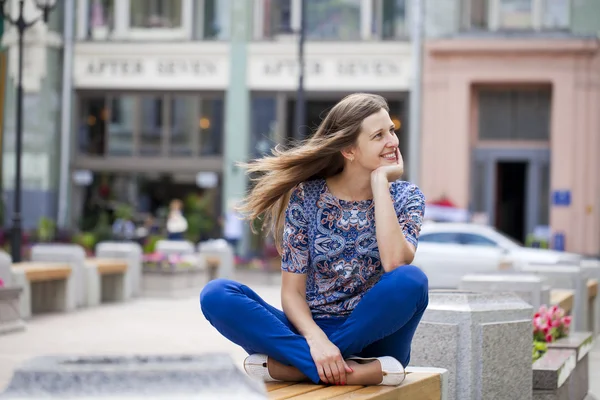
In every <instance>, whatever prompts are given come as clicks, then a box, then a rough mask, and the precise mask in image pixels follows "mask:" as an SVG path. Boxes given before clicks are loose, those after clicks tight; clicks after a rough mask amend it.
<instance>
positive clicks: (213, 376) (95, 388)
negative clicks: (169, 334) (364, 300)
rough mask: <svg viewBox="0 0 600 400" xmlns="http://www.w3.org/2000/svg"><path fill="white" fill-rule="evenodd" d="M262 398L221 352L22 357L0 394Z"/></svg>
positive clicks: (4, 399) (260, 391)
mask: <svg viewBox="0 0 600 400" xmlns="http://www.w3.org/2000/svg"><path fill="white" fill-rule="evenodd" d="M41 398H44V399H65V398H68V399H90V398H98V399H100V398H101V399H123V398H127V399H136V400H137V399H161V400H163V399H164V400H167V399H190V400H191V399H201V398H204V399H243V400H258V399H265V398H266V392H265V389H264V386H263V385H262V384H260V383H258V382H255V381H253V380H252V379H250V378H249V377H248V376H247V375H246V374H244V373H243V372H242V371H240V370H239V369H238V368H236V367H235V365H234V364H233V362H232V360H231V358H230V357H229V356H228V355H224V354H206V355H148V356H83V357H78V356H47V357H39V358H35V359H33V360H30V361H29V362H26V363H25V364H23V365H22V366H21V367H19V368H18V369H17V370H16V371H15V372H14V375H13V378H12V380H11V381H10V383H9V385H8V388H7V389H6V391H5V392H4V393H3V394H1V395H0V399H2V400H8V399H41Z"/></svg>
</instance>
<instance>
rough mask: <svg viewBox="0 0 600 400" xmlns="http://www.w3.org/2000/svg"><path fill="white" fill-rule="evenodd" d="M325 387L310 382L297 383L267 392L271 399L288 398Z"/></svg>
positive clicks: (281, 399) (280, 399) (282, 399)
mask: <svg viewBox="0 0 600 400" xmlns="http://www.w3.org/2000/svg"><path fill="white" fill-rule="evenodd" d="M324 387H326V386H325V385H314V384H312V383H297V384H295V385H290V386H286V387H284V388H281V389H277V390H274V391H272V392H269V399H271V400H284V399H290V398H293V397H295V396H300V395H301V394H304V393H308V392H314V391H315V390H319V389H322V388H324Z"/></svg>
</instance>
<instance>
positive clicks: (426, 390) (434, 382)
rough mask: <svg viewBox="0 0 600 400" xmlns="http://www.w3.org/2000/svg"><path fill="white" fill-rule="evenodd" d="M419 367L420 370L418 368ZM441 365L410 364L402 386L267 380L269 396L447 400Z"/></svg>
mask: <svg viewBox="0 0 600 400" xmlns="http://www.w3.org/2000/svg"><path fill="white" fill-rule="evenodd" d="M417 371H418V372H417ZM446 374H447V372H446V371H445V370H441V369H431V370H430V371H429V372H427V370H426V369H423V370H419V369H414V370H411V368H410V367H409V368H407V375H406V379H405V380H404V382H402V384H401V385H399V386H328V385H314V384H309V383H290V382H273V383H267V392H268V396H269V399H271V400H282V399H296V400H300V399H302V400H311V399H312V400H321V399H336V400H338V399H339V400H342V399H349V398H351V399H365V400H367V399H369V400H376V399H378V400H387V399H414V400H446V399H447V394H445V393H444V390H446V387H445V386H446V383H445V375H446Z"/></svg>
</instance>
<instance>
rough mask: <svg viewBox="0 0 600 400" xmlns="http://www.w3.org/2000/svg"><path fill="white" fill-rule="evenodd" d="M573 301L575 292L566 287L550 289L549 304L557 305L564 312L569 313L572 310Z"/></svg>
mask: <svg viewBox="0 0 600 400" xmlns="http://www.w3.org/2000/svg"><path fill="white" fill-rule="evenodd" d="M574 302H575V294H574V293H573V291H572V290H567V289H552V290H551V291H550V304H552V305H557V306H559V307H560V308H562V309H563V310H565V314H567V315H570V314H571V311H573V303H574Z"/></svg>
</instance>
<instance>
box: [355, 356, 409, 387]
mask: <svg viewBox="0 0 600 400" xmlns="http://www.w3.org/2000/svg"><path fill="white" fill-rule="evenodd" d="M348 360H353V361H357V362H360V361H375V360H378V361H379V363H380V364H381V372H382V373H383V380H382V381H381V383H380V384H379V385H378V386H398V385H400V384H401V383H402V382H404V379H406V370H405V369H404V367H403V366H402V364H401V363H400V361H398V360H396V359H395V358H394V357H389V356H384V357H372V358H363V357H355V356H351V357H349V358H348Z"/></svg>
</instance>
